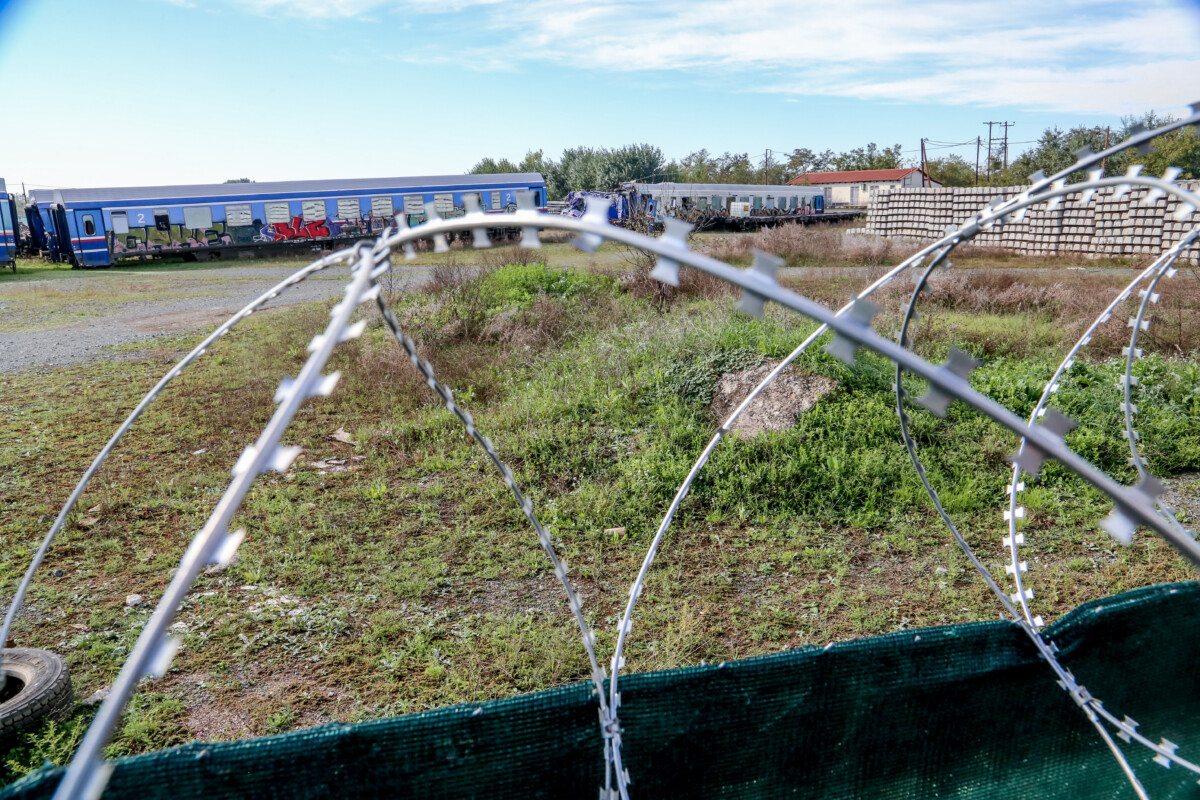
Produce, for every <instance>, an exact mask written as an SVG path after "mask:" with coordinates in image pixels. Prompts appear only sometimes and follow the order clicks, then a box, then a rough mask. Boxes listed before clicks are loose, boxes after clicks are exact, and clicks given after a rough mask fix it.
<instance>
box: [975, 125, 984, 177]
mask: <svg viewBox="0 0 1200 800" xmlns="http://www.w3.org/2000/svg"><path fill="white" fill-rule="evenodd" d="M982 144H983V142H981V141H979V137H978V136H976V137H975V185H976V186H978V185H979V147H980V145H982Z"/></svg>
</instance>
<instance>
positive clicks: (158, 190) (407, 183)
mask: <svg viewBox="0 0 1200 800" xmlns="http://www.w3.org/2000/svg"><path fill="white" fill-rule="evenodd" d="M545 182H546V181H545V179H543V178H542V176H541V174H540V173H537V172H500V173H493V174H485V175H426V176H418V177H407V178H349V179H346V180H319V181H266V182H263V183H202V184H181V185H175V186H117V187H106V188H97V189H56V190H54V191H52V192H46V193H45V196H44V197H43V196H42V194H41V193H39V196H38V202H55V203H65V204H67V205H77V204H84V203H106V202H137V201H146V202H152V201H156V200H160V201H161V200H178V199H180V198H188V199H202V198H206V197H212V198H218V197H220V198H224V197H250V196H263V195H269V196H286V195H321V194H328V193H332V192H352V193H357V192H362V193H369V192H383V191H391V190H396V189H400V190H403V189H416V188H423V189H424V188H438V187H443V186H497V185H504V184H520V185H529V184H543V183H545ZM51 197H53V199H51Z"/></svg>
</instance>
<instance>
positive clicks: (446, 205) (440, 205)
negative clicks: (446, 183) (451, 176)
mask: <svg viewBox="0 0 1200 800" xmlns="http://www.w3.org/2000/svg"><path fill="white" fill-rule="evenodd" d="M433 207H434V208H436V209H437V210H438V211H439V212H441V213H442V214H445V213H446V212H447V211H453V210H454V195H452V194H435V195H434V196H433Z"/></svg>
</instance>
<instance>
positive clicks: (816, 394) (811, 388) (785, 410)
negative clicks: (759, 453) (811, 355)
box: [712, 361, 837, 439]
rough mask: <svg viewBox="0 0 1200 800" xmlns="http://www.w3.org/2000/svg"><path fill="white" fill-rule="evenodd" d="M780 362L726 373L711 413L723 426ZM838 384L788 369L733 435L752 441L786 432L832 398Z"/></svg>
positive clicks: (752, 406)
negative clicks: (767, 433)
mask: <svg viewBox="0 0 1200 800" xmlns="http://www.w3.org/2000/svg"><path fill="white" fill-rule="evenodd" d="M778 364H779V362H778V361H768V362H766V363H765V364H762V365H760V366H757V367H755V368H754V369H747V370H743V371H741V372H726V373H725V374H724V375H722V376H721V378H720V380H718V381H717V388H716V391H714V392H713V402H712V411H713V414H715V415H716V417H717V419H719V420H721V421H722V422H724V421H725V420H726V419H727V418H728V417H729V414H730V413H731V412H732V411H733V410H734V409H735V408H737V406H738V404H739V403H741V402H742V400H744V399H745V398H746V395H748V394H750V392H751V390H753V389H754V387H755V386H757V385H758V384H759V382H760V381H762V379H763V378H765V377H766V376H767V374H768V373H770V371H771V370H773V369H775V367H776V366H778ZM836 386H837V381H835V380H833V379H832V378H826V377H825V376H824V375H810V374H807V373H803V372H800V371H799V370H797V369H795V368H793V367H788V368H787V369H785V370H784V371H783V374H781V375H780V376H779V377H778V378H776V379H775V380H774V381H773V382H772V383H771V385H770V386H768V387H767V388H766V389H764V390H763V392H762V394H760V395H759V396H758V397H757V398H755V400H754V402H753V403H751V404H750V407H749V408H747V409H746V410H745V411H744V412H742V415H741V416H740V417H738V419H737V422H735V423H734V432H733V434H734V435H735V436H737V437H738V438H739V439H753V438H754V437H755V436H757V435H759V434H760V433H762V432H763V431H784V430H787V429H788V428H790V427H792V426H793V425H795V424H796V417H797V415H799V414H802V413H804V412H805V411H808V410H809V409H810V408H812V407H813V404H814V403H816V402H817V401H818V400H820V399H821V398H822V397H824V396H825V395H827V394H829V393H830V392H832V391H833V390H834V388H835V387H836Z"/></svg>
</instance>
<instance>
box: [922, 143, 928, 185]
mask: <svg viewBox="0 0 1200 800" xmlns="http://www.w3.org/2000/svg"><path fill="white" fill-rule="evenodd" d="M927 163H929V159H928V158H926V157H925V137H924V136H922V137H921V188H924V187H925V186H926V185H927V183H926V181H927V180H928V178H927V175H928V173H927V172H926V171H925V165H926V164H927Z"/></svg>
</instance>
